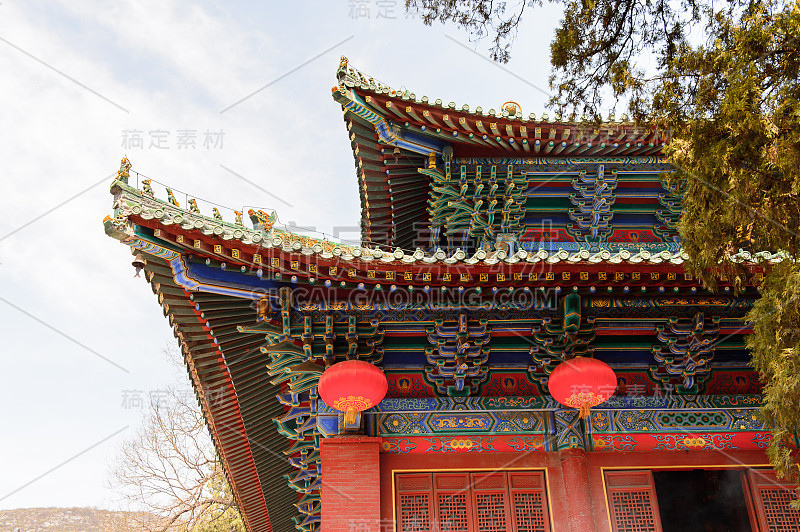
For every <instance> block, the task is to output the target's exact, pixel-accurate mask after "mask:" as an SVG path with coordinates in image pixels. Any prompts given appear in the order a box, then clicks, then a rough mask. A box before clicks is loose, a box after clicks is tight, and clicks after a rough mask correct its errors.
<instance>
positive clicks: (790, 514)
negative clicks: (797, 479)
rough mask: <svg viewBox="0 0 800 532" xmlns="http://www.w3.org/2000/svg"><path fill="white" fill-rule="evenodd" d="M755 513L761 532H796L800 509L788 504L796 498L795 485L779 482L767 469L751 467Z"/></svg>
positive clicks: (799, 525)
mask: <svg viewBox="0 0 800 532" xmlns="http://www.w3.org/2000/svg"><path fill="white" fill-rule="evenodd" d="M749 476H750V483H751V486H752V489H753V499H754V500H755V507H756V508H755V509H756V515H757V517H758V521H759V526H760V527H761V530H762V531H763V532H797V531H798V530H800V510H795V509H793V508H791V507H790V506H789V504H790V503H791V502H792V501H793V500H794V499H796V498H797V496H796V495H795V494H794V488H795V486H794V485H793V484H788V483H786V482H781V481H780V480H778V479H777V477H776V476H775V472H774V471H772V470H769V469H751V470H750V471H749Z"/></svg>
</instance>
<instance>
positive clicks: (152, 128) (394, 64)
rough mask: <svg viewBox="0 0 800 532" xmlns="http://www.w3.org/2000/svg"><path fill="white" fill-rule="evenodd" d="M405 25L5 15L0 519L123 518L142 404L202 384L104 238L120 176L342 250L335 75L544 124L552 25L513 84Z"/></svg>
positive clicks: (279, 17)
mask: <svg viewBox="0 0 800 532" xmlns="http://www.w3.org/2000/svg"><path fill="white" fill-rule="evenodd" d="M403 3H404V2H403V0H366V1H354V0H334V1H318V2H309V1H296V2H270V3H267V2H260V3H258V4H262V5H254V4H257V3H256V2H224V3H223V2H189V1H184V0H152V1H147V0H140V1H119V2H99V1H98V2H91V1H81V0H69V1H66V0H64V1H55V0H54V1H50V2H44V1H35V0H2V2H1V3H0V72H2V73H3V74H2V78H1V79H0V101H2V107H0V117H2V118H1V119H0V123H2V126H3V127H2V128H0V164H2V167H1V168H0V176H2V177H0V201H2V215H0V318H2V319H1V320H0V323H2V332H3V334H2V338H3V340H4V343H3V346H2V347H0V360H2V379H0V382H2V386H1V387H0V397H2V402H0V457H1V458H0V509H9V508H20V507H40V506H100V507H113V506H114V498H113V497H112V496H111V494H109V493H108V492H107V490H106V488H105V482H106V480H107V470H108V464H109V463H110V462H111V461H112V460H113V457H114V454H115V452H116V449H117V448H118V446H119V444H120V442H121V441H122V439H123V438H124V437H125V435H126V434H130V433H131V432H132V431H134V430H135V428H136V426H137V424H138V423H139V419H140V418H141V415H142V413H143V409H144V408H146V406H147V395H148V394H149V393H151V392H155V393H157V392H158V391H159V390H162V389H164V388H165V387H166V386H167V385H169V384H171V383H173V382H176V380H177V381H180V382H183V383H186V382H188V377H187V376H186V373H185V372H178V371H176V368H175V367H174V366H172V365H170V363H169V362H168V360H167V358H166V357H165V356H164V355H163V354H162V351H163V350H164V347H165V346H166V345H172V344H174V339H173V337H172V331H171V329H170V327H169V325H168V323H167V321H166V320H165V319H164V317H163V316H162V313H161V309H160V307H159V306H158V303H157V301H156V299H155V297H154V296H153V294H152V292H151V291H150V289H149V287H148V286H147V285H146V283H145V282H144V281H143V280H142V279H134V278H133V268H132V267H131V265H130V262H131V255H130V251H129V248H128V247H127V246H124V245H122V244H120V243H119V242H117V241H115V240H112V239H110V238H108V237H107V236H105V235H104V233H103V227H102V219H103V217H104V216H105V215H107V214H110V213H111V195H110V194H109V192H108V185H109V184H110V183H111V180H112V176H113V175H114V174H115V172H116V170H117V168H118V167H119V161H120V158H121V157H122V156H123V155H126V154H127V156H128V157H129V158H130V160H131V162H132V164H133V169H134V170H137V171H138V172H140V173H142V174H144V175H146V176H148V177H150V178H152V179H154V180H157V181H160V182H163V183H167V184H169V185H171V186H172V188H174V189H175V190H176V196H177V197H178V198H179V201H181V204H184V200H183V199H182V194H181V193H179V192H177V191H185V192H187V193H189V194H191V195H192V196H193V197H199V198H205V199H207V200H211V201H214V202H217V203H219V204H221V205H224V206H228V207H231V208H236V209H240V208H241V207H242V206H243V205H253V206H259V207H263V208H271V209H275V210H277V212H278V214H279V216H280V219H281V220H282V221H284V222H290V221H293V222H296V224H298V225H300V226H305V227H308V226H314V227H316V228H317V230H319V231H324V232H326V233H329V234H330V233H331V232H333V231H334V228H337V227H338V228H342V227H345V228H346V227H350V228H355V227H357V225H358V216H359V204H358V193H357V189H356V176H355V170H354V166H353V155H352V153H351V151H350V142H349V140H348V135H347V132H346V130H345V125H344V123H343V121H342V112H341V108H340V107H339V105H338V104H336V103H335V102H334V101H333V100H332V98H331V87H333V86H334V85H335V84H336V79H335V72H336V68H337V66H338V64H339V56H341V55H346V56H348V57H349V58H350V65H351V66H354V67H356V68H358V69H360V70H361V71H362V72H365V73H366V74H367V75H370V76H373V77H374V78H375V79H377V80H380V81H382V82H383V83H385V84H388V85H389V86H391V87H394V88H396V89H399V88H401V87H404V88H407V89H409V90H411V91H414V92H415V93H416V95H417V96H418V97H421V96H422V95H427V96H428V97H429V98H430V99H431V101H433V100H435V99H436V98H442V99H443V100H444V101H445V102H449V101H455V102H456V104H457V105H458V106H459V107H460V106H461V105H462V104H464V103H467V104H469V105H470V108H472V109H474V108H475V107H476V106H478V105H481V106H483V107H484V109H488V108H490V107H494V108H498V109H499V108H500V105H501V104H502V103H503V102H505V101H508V100H514V101H517V102H519V103H520V104H521V106H522V110H523V112H524V113H525V114H528V113H530V112H535V113H537V114H540V113H541V112H542V111H544V110H545V102H546V101H547V96H546V91H545V90H543V89H546V88H547V78H548V74H549V64H548V60H549V40H550V38H551V36H552V32H553V28H554V26H555V24H556V23H557V21H558V19H559V17H560V15H559V13H558V12H557V11H556V10H554V9H553V8H552V7H549V6H547V7H545V8H543V9H540V10H539V11H538V12H537V13H536V14H535V16H533V17H530V16H529V17H528V19H527V20H525V21H524V25H523V27H522V32H521V34H520V37H519V39H518V40H517V42H516V44H515V48H514V50H513V59H512V61H511V62H510V63H509V64H508V65H505V66H503V67H500V66H498V65H495V64H493V63H491V62H490V61H488V60H487V59H486V57H487V51H488V47H489V43H488V42H478V43H470V41H469V39H468V36H467V35H465V34H464V33H463V32H459V31H458V30H457V29H455V28H452V27H443V26H441V25H438V24H437V25H435V26H434V27H425V26H423V25H422V23H421V21H420V20H419V19H415V18H412V17H408V16H407V15H406V14H405V12H404V10H403ZM248 96H249V97H248ZM153 187H154V189H156V193H157V194H159V193H161V194H163V189H161V188H160V187H159V186H158V185H156V184H154V185H153ZM200 203H201V209H203V210H204V212H206V213H207V214H208V213H210V206H207V205H203V204H202V202H200ZM340 230H341V229H340ZM353 231H357V229H351V230H350V231H349V232H347V231H346V230H345V234H344V236H345V237H350V238H353V237H357V234H354V233H353Z"/></svg>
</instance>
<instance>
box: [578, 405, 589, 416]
mask: <svg viewBox="0 0 800 532" xmlns="http://www.w3.org/2000/svg"><path fill="white" fill-rule="evenodd" d="M591 407H592V405H590V404H589V403H582V404H581V408H580V412H579V413H578V417H580V418H581V419H587V418H588V417H589V409H590V408H591Z"/></svg>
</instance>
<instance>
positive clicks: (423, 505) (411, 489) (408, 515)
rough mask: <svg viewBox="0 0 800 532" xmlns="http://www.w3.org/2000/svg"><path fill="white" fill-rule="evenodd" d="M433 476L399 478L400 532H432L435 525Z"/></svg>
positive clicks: (398, 521) (417, 475)
mask: <svg viewBox="0 0 800 532" xmlns="http://www.w3.org/2000/svg"><path fill="white" fill-rule="evenodd" d="M432 502H433V501H432V500H431V474H430V473H413V474H408V475H398V477H397V509H398V512H397V530H398V532H430V531H431V530H432V526H431V525H432V524H433V508H432Z"/></svg>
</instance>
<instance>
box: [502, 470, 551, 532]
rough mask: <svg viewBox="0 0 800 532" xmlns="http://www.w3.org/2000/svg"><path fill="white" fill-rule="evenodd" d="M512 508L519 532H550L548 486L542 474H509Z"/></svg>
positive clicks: (515, 525)
mask: <svg viewBox="0 0 800 532" xmlns="http://www.w3.org/2000/svg"><path fill="white" fill-rule="evenodd" d="M508 488H509V496H510V504H509V506H510V508H511V514H512V518H513V524H514V530H516V531H517V532H548V531H549V530H550V516H549V514H548V512H547V486H546V485H545V480H544V473H542V472H525V473H523V472H519V473H508Z"/></svg>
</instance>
